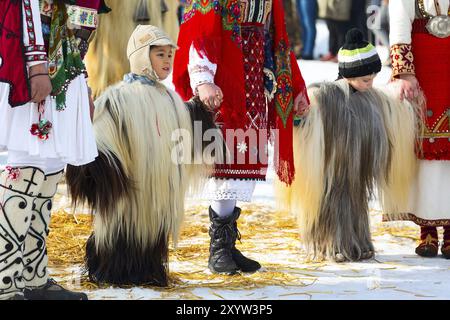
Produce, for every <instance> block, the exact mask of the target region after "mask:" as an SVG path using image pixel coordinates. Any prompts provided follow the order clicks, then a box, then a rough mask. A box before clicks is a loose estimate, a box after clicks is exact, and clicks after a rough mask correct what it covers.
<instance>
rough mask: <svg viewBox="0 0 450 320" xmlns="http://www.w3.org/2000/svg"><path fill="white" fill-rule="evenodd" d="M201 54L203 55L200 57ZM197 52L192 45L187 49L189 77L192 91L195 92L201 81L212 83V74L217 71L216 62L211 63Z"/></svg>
mask: <svg viewBox="0 0 450 320" xmlns="http://www.w3.org/2000/svg"><path fill="white" fill-rule="evenodd" d="M202 56H203V57H202ZM202 56H201V55H200V54H199V53H198V52H197V50H196V49H195V48H194V46H193V45H191V47H190V49H189V65H188V71H189V78H190V79H191V88H192V92H194V93H195V92H196V89H197V87H198V86H199V85H201V84H203V83H214V76H215V74H216V71H217V64H215V63H212V62H211V61H209V59H208V58H207V57H206V55H205V54H202Z"/></svg>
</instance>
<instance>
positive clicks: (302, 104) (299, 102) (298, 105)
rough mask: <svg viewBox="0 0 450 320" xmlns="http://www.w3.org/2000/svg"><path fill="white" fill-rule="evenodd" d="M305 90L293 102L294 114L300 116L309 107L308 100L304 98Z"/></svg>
mask: <svg viewBox="0 0 450 320" xmlns="http://www.w3.org/2000/svg"><path fill="white" fill-rule="evenodd" d="M306 94H307V93H306V90H305V91H303V92H302V93H300V94H299V95H298V96H297V97H296V98H295V100H294V114H295V115H296V116H301V115H303V114H304V113H305V111H306V110H307V109H308V107H309V103H308V99H307V98H306Z"/></svg>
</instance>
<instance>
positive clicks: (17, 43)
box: [0, 1, 31, 107]
mask: <svg viewBox="0 0 450 320" xmlns="http://www.w3.org/2000/svg"><path fill="white" fill-rule="evenodd" d="M22 17H23V16H22V1H0V19H1V20H0V59H1V62H0V82H5V83H8V84H9V85H10V88H11V89H10V92H9V97H8V102H9V104H10V106H12V107H16V106H20V105H23V104H25V103H27V102H29V101H30V99H31V98H30V89H29V85H28V80H27V71H26V63H25V47H24V45H23V30H22V29H23V24H22V19H23V18H22Z"/></svg>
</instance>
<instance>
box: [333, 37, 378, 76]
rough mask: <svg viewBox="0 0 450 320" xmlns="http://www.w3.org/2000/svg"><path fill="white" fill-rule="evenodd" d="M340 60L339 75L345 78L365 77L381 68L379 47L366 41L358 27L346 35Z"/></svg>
mask: <svg viewBox="0 0 450 320" xmlns="http://www.w3.org/2000/svg"><path fill="white" fill-rule="evenodd" d="M338 62H339V75H340V76H342V77H344V78H356V77H363V76H367V75H370V74H374V73H378V72H380V70H381V60H380V57H379V56H378V53H377V49H375V47H374V46H373V45H372V44H371V43H368V42H367V41H364V39H363V34H362V33H361V31H359V30H358V29H356V28H354V29H351V30H349V31H348V32H347V34H346V35H345V43H344V45H343V47H342V48H341V49H340V50H339V52H338Z"/></svg>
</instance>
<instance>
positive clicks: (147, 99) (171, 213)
mask: <svg viewBox="0 0 450 320" xmlns="http://www.w3.org/2000/svg"><path fill="white" fill-rule="evenodd" d="M176 47H177V46H176V44H175V43H174V42H172V40H170V39H169V37H168V36H167V35H166V34H165V33H164V32H163V31H162V30H160V29H158V28H157V27H155V26H150V25H139V26H137V27H136V29H135V30H134V32H133V33H132V35H131V37H130V39H129V42H128V48H127V56H128V59H129V61H130V68H131V73H129V74H126V75H125V76H124V80H123V81H122V82H120V83H118V84H116V85H114V86H111V87H109V88H108V89H107V90H106V91H105V92H104V93H103V94H102V95H101V96H100V97H99V98H98V99H97V100H96V101H95V105H96V108H95V113H94V131H95V135H96V140H97V145H98V152H99V157H98V158H97V159H96V160H95V161H94V162H93V163H91V164H88V165H86V166H84V167H69V168H68V172H67V182H68V185H69V189H70V193H71V195H72V198H73V200H74V201H75V202H84V201H87V203H88V204H89V205H90V206H91V207H92V208H93V210H94V211H95V219H94V232H93V233H92V235H91V237H90V238H89V240H88V242H87V244H86V267H87V270H88V272H89V277H90V279H91V280H92V281H95V282H100V283H112V284H118V285H130V284H133V285H142V284H150V285H155V286H166V285H167V284H168V244H169V237H170V236H172V238H173V241H174V242H176V240H177V237H178V234H179V229H180V225H181V222H182V219H183V214H184V197H185V194H186V192H187V189H188V187H189V185H190V183H191V182H193V181H195V180H198V178H201V176H202V172H205V175H207V167H206V166H201V165H200V166H197V167H196V168H194V169H193V168H192V167H191V166H189V164H188V163H187V161H180V159H179V158H178V156H181V157H183V154H184V155H185V156H186V155H187V154H190V153H191V150H192V144H191V143H192V138H191V139H188V138H189V137H193V134H192V131H193V124H192V123H191V119H192V120H195V119H200V118H202V117H203V119H208V115H209V112H207V111H205V110H204V109H202V107H201V106H199V105H197V104H196V103H195V102H194V101H191V102H190V103H189V106H190V107H191V109H189V110H188V106H187V105H186V104H185V103H184V102H183V101H182V100H181V98H180V97H179V96H178V95H177V94H176V93H175V92H174V91H172V90H170V89H168V88H166V87H165V86H164V85H163V84H162V83H161V82H160V81H161V80H164V79H166V78H167V77H168V76H169V74H170V72H171V69H172V55H173V52H174V49H175V48H176ZM192 110H194V111H192ZM209 125H210V127H214V124H213V122H212V119H211V116H209ZM180 130H184V131H187V132H188V133H189V134H190V135H189V136H188V138H186V137H184V139H183V140H181V138H183V136H181V137H180V139H178V140H177V139H175V140H174V139H173V134H174V133H176V132H178V131H180ZM174 154H175V158H174ZM181 160H182V159H181Z"/></svg>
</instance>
